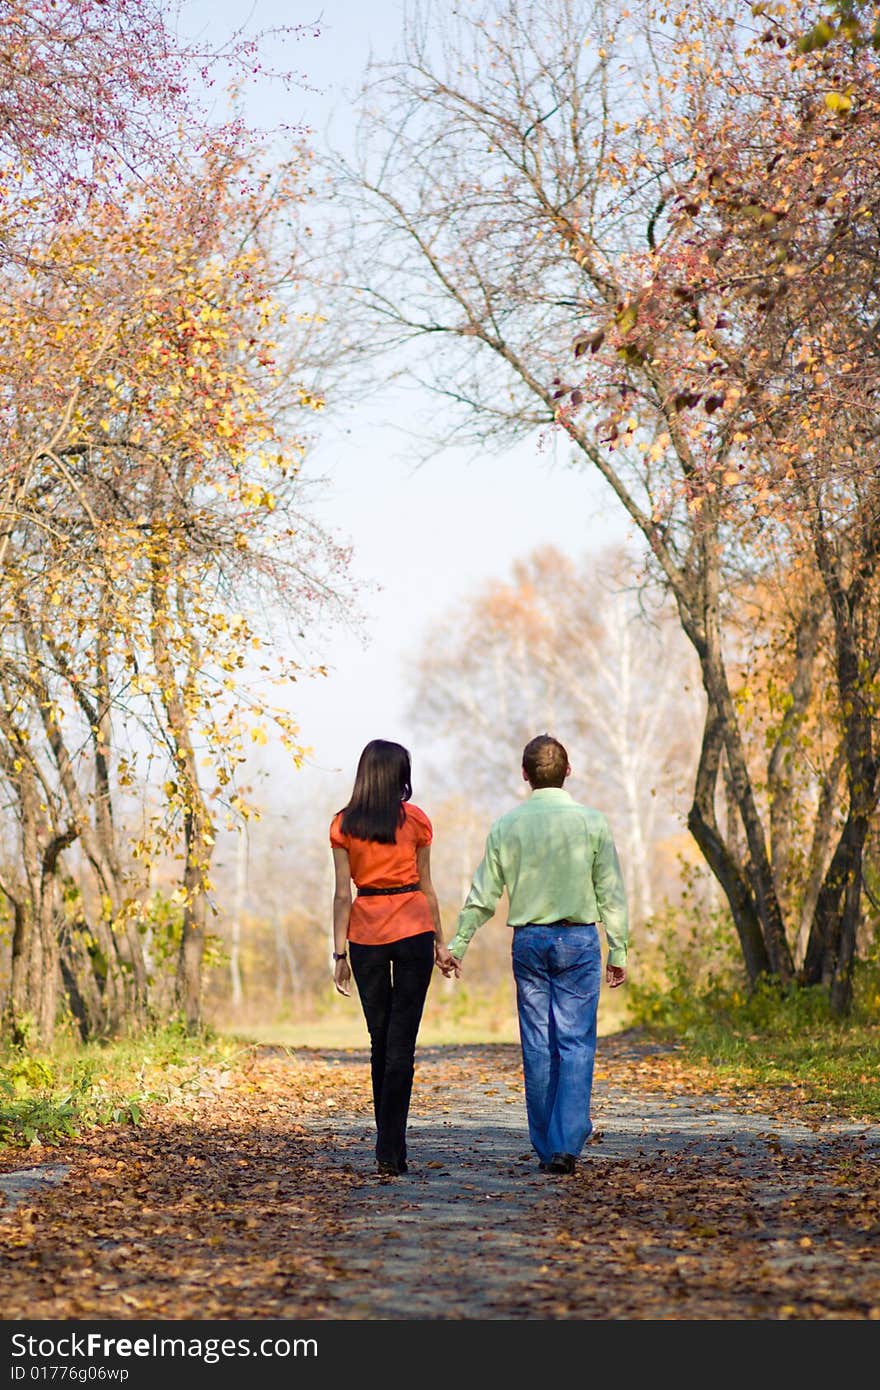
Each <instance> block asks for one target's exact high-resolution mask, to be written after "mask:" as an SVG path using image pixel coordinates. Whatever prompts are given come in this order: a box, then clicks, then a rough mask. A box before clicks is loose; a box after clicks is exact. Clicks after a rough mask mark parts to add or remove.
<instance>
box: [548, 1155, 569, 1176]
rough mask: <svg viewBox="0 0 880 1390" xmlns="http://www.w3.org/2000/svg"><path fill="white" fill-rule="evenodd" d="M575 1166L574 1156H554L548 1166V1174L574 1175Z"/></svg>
mask: <svg viewBox="0 0 880 1390" xmlns="http://www.w3.org/2000/svg"><path fill="white" fill-rule="evenodd" d="M574 1165H575V1156H574V1154H554V1155H553V1157H552V1158H551V1160H550V1162H549V1163H548V1164H547V1172H548V1173H573V1172H574Z"/></svg>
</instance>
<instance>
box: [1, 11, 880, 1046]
mask: <svg viewBox="0 0 880 1390" xmlns="http://www.w3.org/2000/svg"><path fill="white" fill-rule="evenodd" d="M111 11H112V15H113V22H112V23H108V22H107V15H108V14H109V13H110V12H111ZM293 19H294V24H295V26H300V27H295V28H294V29H293V30H290V29H288V30H286V32H278V31H277V28H276V25H277V24H279V23H280V24H281V25H282V26H287V25H289V24H290V16H289V14H288V13H285V14H283V15H282V14H281V13H280V10H279V11H276V10H275V9H273V8H272V7H271V6H269V5H264V6H263V7H260V6H258V7H256V9H255V10H254V11H253V14H252V13H251V11H250V10H249V11H248V13H247V15H244V14H242V13H241V12H240V8H239V7H238V6H235V5H232V4H227V5H225V6H216V5H215V6H211V7H210V17H209V9H208V7H204V8H200V6H199V5H195V4H193V5H186V6H184V7H182V8H181V9H180V11H179V12H177V11H175V12H173V13H172V12H171V11H170V10H167V9H165V8H164V7H161V6H155V5H153V4H151V3H148V0H142V3H140V2H139V3H137V4H125V5H123V4H119V5H118V6H116V7H115V8H114V7H110V9H109V10H108V7H107V6H101V5H98V4H97V0H95V3H94V4H92V3H86V0H76V3H74V0H70V3H68V4H65V5H60V6H58V5H55V6H45V7H42V6H37V7H36V8H35V7H33V6H31V7H27V8H26V7H21V8H20V9H19V8H17V7H15V6H11V7H10V8H9V10H8V14H7V18H6V20H5V21H4V23H5V24H6V27H7V37H8V39H9V42H8V43H7V45H6V49H5V50H4V52H5V57H4V62H5V63H6V64H7V68H8V76H9V79H10V82H9V87H10V90H12V91H13V92H14V93H15V96H16V104H15V106H14V107H13V106H12V105H10V106H9V107H8V108H6V109H5V110H4V111H3V112H0V116H2V132H3V141H4V158H5V161H6V162H5V164H4V169H5V172H4V184H3V247H4V251H3V257H4V259H3V274H4V277H5V280H6V285H5V294H4V302H5V304H6V306H7V307H6V309H5V310H4V314H5V323H4V342H5V344H6V346H5V348H4V356H5V365H4V367H3V379H4V411H5V416H6V424H7V430H8V439H7V448H6V457H7V462H6V465H5V474H4V477H5V482H4V488H5V492H4V503H3V508H4V510H3V516H4V523H3V528H4V529H3V536H2V541H0V545H2V563H3V566H4V572H3V585H4V589H3V605H4V607H3V621H4V672H3V681H4V686H3V712H2V717H0V724H2V728H0V736H2V740H3V744H2V750H0V772H2V778H3V786H4V806H5V820H4V827H3V850H2V873H0V889H2V893H3V898H4V903H5V912H6V919H5V923H4V927H3V936H2V946H0V1006H2V1011H3V1016H4V1019H5V1027H6V1032H7V1036H8V1037H9V1038H10V1039H11V1041H12V1042H13V1044H15V1045H17V1046H19V1047H20V1046H22V1045H25V1046H30V1045H34V1044H37V1043H41V1044H47V1043H49V1042H50V1041H51V1039H52V1037H53V1035H54V1033H55V1032H56V1030H57V1029H59V1028H60V1029H61V1031H62V1032H65V1033H69V1034H70V1035H71V1036H77V1035H78V1036H80V1037H81V1038H82V1039H84V1040H86V1039H92V1038H100V1037H106V1036H112V1035H114V1034H116V1033H118V1032H120V1031H122V1032H124V1031H127V1030H131V1029H134V1030H136V1029H137V1028H139V1027H143V1026H144V1025H146V1024H147V1023H149V1022H151V1021H156V1020H160V1019H163V1018H167V1017H169V1016H172V1015H174V1014H177V1013H179V1014H181V1015H182V1016H183V1018H184V1021H185V1023H186V1024H187V1025H188V1026H189V1027H190V1028H191V1029H192V1028H195V1027H197V1026H198V1024H199V1022H200V1021H203V1020H207V1021H210V1022H212V1023H213V1024H215V1025H216V1026H219V1027H220V1028H222V1029H229V1030H233V1031H240V1030H244V1031H245V1032H246V1033H247V1034H248V1035H249V1036H253V1037H261V1038H270V1037H271V1038H273V1039H276V1040H282V1041H287V1042H300V1043H302V1042H310V1041H326V1040H327V1039H328V1038H333V1039H336V1040H345V1041H349V1042H353V1041H356V1040H360V1039H361V1038H362V1036H363V1028H362V1023H361V1020H360V1018H359V1017H358V1016H357V1014H356V1010H355V1009H354V1008H349V1009H348V1010H347V1011H346V1004H345V1002H344V1001H340V1000H339V999H338V997H336V996H335V994H334V993H333V991H332V985H331V982H330V972H329V964H328V955H329V950H330V920H329V918H330V912H329V909H330V897H331V885H330V878H329V875H330V856H329V848H328V842H327V828H328V826H329V821H330V819H331V817H332V815H333V813H334V812H335V811H336V810H337V809H338V808H339V806H341V805H342V804H344V801H345V799H346V797H347V794H348V791H349V789H350V786H351V781H352V776H353V771H354V764H355V762H356V758H357V754H358V752H359V751H360V748H361V747H362V746H363V744H364V743H365V742H366V741H367V740H368V739H369V738H372V737H389V738H395V739H397V740H398V741H401V742H404V743H405V744H406V745H407V746H408V747H410V749H411V751H412V753H413V759H414V787H415V792H414V799H415V800H416V801H417V802H418V803H419V804H420V805H422V806H423V808H424V809H425V810H426V811H427V812H428V813H429V815H430V816H431V818H432V821H433V823H434V828H435V848H434V854H433V860H434V868H435V879H436V883H437V887H438V892H439V896H440V901H441V909H442V912H443V917H444V921H445V923H446V925H447V931H448V933H450V934H451V931H452V929H453V925H454V919H455V914H456V912H457V909H458V907H459V906H460V904H461V902H462V900H463V897H464V895H465V893H466V891H467V886H468V883H469V881H470V875H471V872H472V871H473V868H474V867H475V866H476V863H477V862H478V860H479V857H480V854H481V852H482V846H483V841H484V838H485V834H486V831H487V829H488V825H489V824H490V823H491V820H492V819H493V818H494V817H495V816H496V815H497V814H499V813H500V812H501V811H502V810H503V809H505V808H506V807H507V806H508V805H510V804H511V802H512V801H513V800H514V799H515V798H517V797H518V796H520V795H522V794H523V787H522V783H521V779H520V777H519V767H518V764H519V756H520V752H521V749H522V746H523V743H524V742H525V741H526V739H527V738H529V737H530V736H532V735H533V734H534V733H536V732H540V731H543V730H550V731H552V732H554V733H556V734H557V736H559V737H561V738H562V739H563V741H564V742H565V744H566V746H567V747H568V749H569V753H570V756H571V760H572V766H573V774H572V779H571V783H570V789H571V790H572V792H573V793H574V794H575V795H576V796H578V797H579V798H581V799H584V800H586V801H588V802H590V803H591V804H594V805H597V806H599V807H600V808H601V809H602V810H603V811H604V812H605V813H606V814H607V815H608V817H609V820H610V822H611V825H612V829H613V831H614V835H615V839H616V841H617V844H618V847H619V849H620V853H621V858H622V861H623V866H624V872H625V876H626V879H627V884H628V888H629V893H630V902H631V911H632V917H633V956H632V969H631V981H632V984H631V987H630V990H629V994H628V996H627V999H626V1000H620V1001H618V1000H615V1001H614V1009H615V1010H616V1011H617V1012H614V1013H607V1012H606V1013H603V1026H604V1027H606V1028H610V1027H614V1026H617V1025H619V1024H620V1023H621V1022H622V1021H623V1020H624V1018H625V1017H627V1016H629V1015H628V1013H627V1011H632V1010H635V1016H637V1017H640V1018H648V1017H651V1016H652V1010H653V1015H654V1016H655V1017H656V1016H657V1014H658V1011H660V1012H662V1007H663V1000H664V999H666V1000H668V999H670V998H672V997H674V994H675V989H676V982H678V983H679V985H680V982H681V979H682V978H687V980H688V981H689V983H690V985H691V987H692V989H693V990H694V991H695V992H699V990H701V989H705V990H711V989H713V988H718V987H719V985H720V984H723V985H724V987H725V988H726V989H727V990H728V991H729V992H732V993H733V994H734V995H736V993H737V991H741V992H742V993H743V994H744V993H745V992H747V991H748V989H749V988H751V989H754V988H755V987H756V985H758V984H759V982H761V981H766V980H768V979H769V980H772V981H775V982H776V983H777V984H778V985H780V986H781V987H783V988H784V989H789V988H792V987H797V988H799V989H812V990H814V991H818V992H819V993H820V994H822V996H823V997H824V998H825V999H826V1000H827V1002H828V1004H829V1006H830V1007H831V1008H832V1009H833V1010H834V1012H836V1013H837V1014H838V1015H845V1014H847V1013H848V1012H849V1011H850V1010H851V1008H852V1005H853V1000H854V999H855V1002H856V1004H857V1006H858V1007H859V1008H865V1007H867V1008H869V1009H871V1008H874V1009H875V1008H876V1003H877V998H878V996H877V988H876V928H877V923H878V912H877V907H876V903H877V900H878V896H880V892H878V889H880V885H878V881H877V868H876V863H877V856H878V848H877V838H876V837H877V820H876V802H877V777H878V767H877V758H876V753H875V740H876V723H877V719H876V698H877V689H878V686H877V680H878V664H880V640H878V632H880V629H878V614H880V607H878V599H880V592H878V569H877V562H878V556H880V520H878V517H880V509H878V501H880V497H878V483H877V470H876V466H875V453H876V421H877V415H876V394H875V388H876V376H875V372H876V360H877V357H876V323H877V305H876V284H877V277H876V274H875V268H876V265H877V250H878V248H877V239H876V224H875V217H876V213H877V208H878V200H877V191H878V187H880V184H878V182H877V173H878V170H877V167H876V161H877V154H876V151H877V149H878V148H880V146H878V145H877V142H876V140H875V139H874V135H875V134H876V132H877V129H878V124H880V121H878V116H880V108H878V102H877V97H878V81H877V77H878V74H877V58H876V55H877V42H876V41H875V40H876V36H877V34H878V33H880V30H878V29H877V27H876V24H877V16H876V14H875V10H874V7H873V6H871V5H863V4H855V3H853V4H848V5H844V4H838V5H832V6H830V7H825V8H824V9H817V8H816V7H815V6H809V5H807V6H797V5H792V4H777V5H763V4H759V5H753V6H751V7H743V6H739V5H731V6H729V7H724V6H722V7H720V10H719V7H717V6H713V7H706V8H705V9H704V8H703V7H702V6H700V5H696V6H691V7H689V9H688V11H687V12H686V13H685V12H684V11H682V12H680V13H674V12H673V11H672V10H671V9H670V10H668V11H667V10H665V9H659V8H657V7H656V6H651V5H636V6H632V7H630V9H629V10H618V9H617V7H605V6H603V5H601V4H599V5H585V4H577V3H574V2H573V0H543V2H542V3H525V0H523V3H510V4H498V5H488V6H482V5H473V6H467V7H465V8H464V9H463V10H461V11H458V10H452V9H451V8H449V7H446V6H443V5H435V6H429V7H426V8H423V9H415V10H410V11H408V12H407V14H406V15H405V14H404V12H403V10H402V9H399V8H398V7H395V6H390V5H389V6H386V7H383V8H381V9H380V8H379V7H371V9H370V13H369V16H367V15H366V14H365V13H361V12H359V11H356V10H355V7H353V6H346V5H339V6H336V7H334V6H332V5H328V6H327V7H325V9H324V12H323V14H322V15H321V16H308V17H306V16H305V15H302V16H300V15H295V16H294V17H293ZM41 26H42V27H41ZM65 26H67V27H65ZM132 26H134V29H132ZM133 33H135V34H137V35H138V36H139V37H141V38H144V37H146V36H149V37H150V42H149V43H143V44H141V46H140V47H139V49H138V53H139V57H138V60H137V63H134V62H132V61H131V60H130V59H129V57H128V56H127V55H128V53H129V52H130V51H132V50H131V39H132V34H133ZM74 37H75V42H72V39H73V38H74ZM368 47H372V49H373V51H374V59H375V62H374V66H373V67H372V68H371V69H370V70H369V71H368V72H367V73H366V77H365V81H366V84H367V85H366V91H365V94H364V95H363V96H362V97H356V96H354V95H353V92H354V89H355V88H356V87H357V85H358V81H359V80H360V79H361V78H362V77H364V73H365V68H366V62H365V60H366V58H367V56H368V55H367V51H366V50H367V49H368ZM71 54H72V55H73V57H71ZM169 54H170V55H173V59H174V61H173V62H169ZM53 63H55V64H56V67H55V68H53V67H52V64H53ZM141 63H142V64H143V66H140V64H141ZM300 70H301V71H300ZM273 72H274V73H275V75H273ZM285 73H286V74H287V75H286V76H284V75H283V74H285ZM230 83H231V84H232V87H233V90H232V93H231V94H230V92H229V84H230ZM102 84H103V85H102ZM331 108H332V110H331ZM331 117H332V118H331ZM508 957H509V935H508V932H507V929H506V928H505V926H504V919H503V906H502V909H501V911H500V912H499V915H498V917H497V918H496V920H495V921H494V922H493V923H492V924H489V925H487V926H486V928H484V930H483V931H482V932H481V933H480V935H479V937H478V938H477V940H476V941H475V943H474V945H473V946H472V948H471V950H470V952H469V954H468V959H467V969H466V973H465V977H464V980H463V981H462V982H461V983H460V984H459V985H453V984H451V983H447V982H443V981H441V980H440V979H439V978H438V980H437V981H436V982H435V986H434V988H433V990H432V993H431V997H430V1002H429V1009H428V1015H427V1019H426V1034H425V1035H426V1036H436V1037H441V1036H442V1037H447V1036H448V1037H452V1036H455V1037H461V1038H464V1037H483V1038H485V1037H488V1038H490V1039H493V1038H494V1039H499V1040H500V1039H508V1038H512V1037H514V1036H515V1033H514V1029H515V1021H514V1017H515V1016H514V1009H513V1000H512V992H511V984H510V978H509V975H510V972H509V959H508ZM611 1007H612V1006H611V1005H604V1004H603V1010H608V1009H611Z"/></svg>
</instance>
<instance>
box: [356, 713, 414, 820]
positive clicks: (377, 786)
mask: <svg viewBox="0 0 880 1390" xmlns="http://www.w3.org/2000/svg"><path fill="white" fill-rule="evenodd" d="M411 779H412V765H411V763H410V757H409V753H408V752H407V750H406V749H405V748H404V747H402V745H401V744H399V743H389V742H388V741H387V740H386V739H384V738H374V739H373V740H372V742H370V743H368V744H367V746H366V748H365V749H364V751H363V753H361V756H360V758H359V760H358V765H357V772H356V773H355V776H354V786H353V788H352V792H351V797H350V798H349V802H348V805H347V806H344V807H343V809H342V833H343V835H352V836H353V837H354V838H355V839H356V840H373V841H374V842H375V843H376V844H379V845H393V844H394V842H395V840H396V839H397V828H398V826H401V825H403V822H404V820H405V819H406V812H405V811H404V809H403V803H404V802H405V801H409V799H410V797H411V796H412V781H411Z"/></svg>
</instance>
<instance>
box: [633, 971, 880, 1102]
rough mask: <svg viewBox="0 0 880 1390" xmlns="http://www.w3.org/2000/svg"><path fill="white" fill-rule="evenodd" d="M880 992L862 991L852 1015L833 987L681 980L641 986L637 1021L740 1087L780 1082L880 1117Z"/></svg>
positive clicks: (800, 1096)
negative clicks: (834, 1010) (844, 1013)
mask: <svg viewBox="0 0 880 1390" xmlns="http://www.w3.org/2000/svg"><path fill="white" fill-rule="evenodd" d="M878 1004H880V997H878V996H877V994H876V991H875V989H874V987H873V984H872V985H871V987H870V988H869V989H867V990H865V989H862V990H861V992H860V994H857V998H856V1004H855V1007H854V1010H853V1013H852V1015H851V1017H850V1018H848V1019H847V1020H845V1021H840V1020H838V1019H835V1018H833V1017H832V1015H831V1014H830V1011H829V1008H828V1000H827V997H826V995H825V993H824V992H823V991H822V990H820V989H818V988H816V989H797V988H794V989H790V990H785V989H783V988H781V987H780V986H779V985H778V984H775V983H774V982H772V981H768V982H766V983H764V984H761V985H759V986H758V987H757V988H756V989H755V990H754V991H753V992H752V993H751V994H748V993H746V992H745V991H744V990H742V989H741V988H736V987H734V986H730V985H726V986H724V985H719V984H718V983H717V982H716V983H713V984H711V985H709V986H707V987H706V988H705V989H704V990H703V991H700V990H698V989H696V988H694V987H693V985H690V986H689V987H687V988H685V989H682V988H681V987H680V986H678V985H675V984H673V985H672V986H671V987H670V988H669V989H667V990H665V991H661V990H659V989H657V988H656V986H652V987H651V988H650V989H648V990H642V991H637V992H636V998H635V1001H634V1010H633V1014H634V1021H635V1022H636V1023H639V1024H641V1025H643V1026H644V1027H645V1028H646V1029H647V1031H648V1032H649V1033H652V1034H653V1035H655V1036H658V1037H664V1038H674V1039H676V1040H678V1041H681V1042H684V1044H685V1046H686V1048H687V1051H688V1053H689V1054H690V1055H691V1056H692V1057H694V1058H698V1059H700V1060H703V1061H708V1062H709V1063H710V1064H711V1065H712V1067H713V1069H714V1070H715V1071H717V1073H718V1076H719V1079H720V1080H722V1081H723V1082H726V1083H728V1084H732V1085H735V1086H737V1087H741V1088H745V1089H749V1090H754V1089H766V1090H768V1091H769V1090H772V1089H780V1088H783V1089H785V1090H787V1091H790V1092H791V1093H792V1096H793V1099H795V1100H796V1101H798V1102H800V1103H802V1104H804V1105H805V1106H807V1107H809V1108H810V1109H811V1110H813V1111H815V1110H816V1109H821V1110H822V1112H823V1113H825V1114H828V1115H831V1114H837V1115H840V1116H846V1117H848V1118H851V1119H856V1120H862V1121H864V1122H866V1123H874V1122H876V1121H878V1120H880V1010H878Z"/></svg>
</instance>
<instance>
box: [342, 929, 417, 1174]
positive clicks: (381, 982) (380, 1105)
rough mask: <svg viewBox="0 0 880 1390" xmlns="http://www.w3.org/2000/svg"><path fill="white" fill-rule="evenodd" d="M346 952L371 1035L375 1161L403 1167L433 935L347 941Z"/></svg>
mask: <svg viewBox="0 0 880 1390" xmlns="http://www.w3.org/2000/svg"><path fill="white" fill-rule="evenodd" d="M348 949H349V954H350V956H351V968H352V971H353V973H354V978H355V982H356V984H357V987H358V994H359V995H360V999H361V1006H362V1007H363V1011H364V1017H365V1019H366V1020H367V1028H368V1030H369V1033H370V1070H371V1072H372V1077H373V1106H374V1109H375V1112H376V1130H377V1134H376V1158H377V1160H378V1161H379V1162H380V1163H392V1164H394V1165H395V1166H398V1165H400V1164H401V1163H404V1162H405V1161H406V1120H407V1115H408V1114H409V1101H410V1096H411V1095H412V1083H413V1072H414V1070H415V1051H416V1035H417V1034H418V1031H419V1024H420V1022H421V1019H422V1009H423V1008H424V1004H425V995H426V994H427V993H428V985H429V984H430V981H431V973H432V971H433V969H434V933H433V932H420V933H419V935H418V936H405V937H404V938H403V940H402V941H389V942H388V943H387V944H386V945H384V946H364V945H362V944H361V943H360V942H358V941H350V942H349V943H348Z"/></svg>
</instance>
